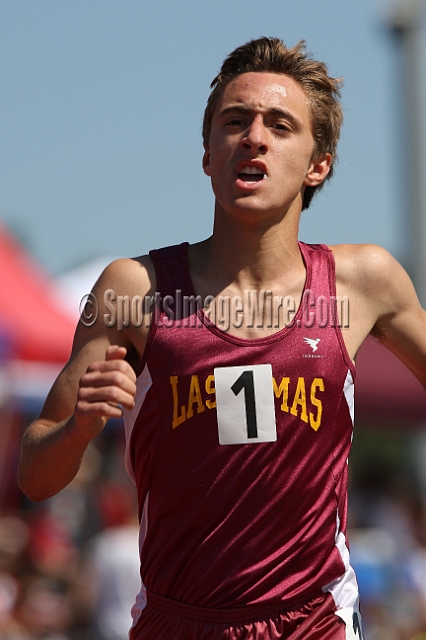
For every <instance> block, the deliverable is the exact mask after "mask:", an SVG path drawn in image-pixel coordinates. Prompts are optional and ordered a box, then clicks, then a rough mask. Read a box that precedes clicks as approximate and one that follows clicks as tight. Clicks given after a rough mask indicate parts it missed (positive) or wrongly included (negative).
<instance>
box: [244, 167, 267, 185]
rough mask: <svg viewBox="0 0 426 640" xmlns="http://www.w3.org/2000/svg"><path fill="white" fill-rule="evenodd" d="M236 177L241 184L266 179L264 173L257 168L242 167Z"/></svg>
mask: <svg viewBox="0 0 426 640" xmlns="http://www.w3.org/2000/svg"><path fill="white" fill-rule="evenodd" d="M238 177H239V179H240V180H242V181H243V182H260V181H261V180H264V179H265V178H266V173H263V171H262V170H261V169H259V168H258V167H248V166H247V167H243V168H242V169H241V172H240V173H239V174H238Z"/></svg>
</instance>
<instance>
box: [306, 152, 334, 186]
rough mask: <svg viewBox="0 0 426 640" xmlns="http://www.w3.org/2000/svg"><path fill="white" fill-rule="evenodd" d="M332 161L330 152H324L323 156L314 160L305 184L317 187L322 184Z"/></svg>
mask: <svg viewBox="0 0 426 640" xmlns="http://www.w3.org/2000/svg"><path fill="white" fill-rule="evenodd" d="M331 163H332V157H331V154H330V153H324V154H323V155H322V156H319V157H318V158H315V159H314V160H312V161H311V163H310V165H309V168H308V171H307V173H306V176H305V180H304V182H303V184H304V185H306V186H307V187H316V186H317V185H319V184H321V182H323V181H324V180H325V178H326V176H327V174H328V172H329V171H330V167H331Z"/></svg>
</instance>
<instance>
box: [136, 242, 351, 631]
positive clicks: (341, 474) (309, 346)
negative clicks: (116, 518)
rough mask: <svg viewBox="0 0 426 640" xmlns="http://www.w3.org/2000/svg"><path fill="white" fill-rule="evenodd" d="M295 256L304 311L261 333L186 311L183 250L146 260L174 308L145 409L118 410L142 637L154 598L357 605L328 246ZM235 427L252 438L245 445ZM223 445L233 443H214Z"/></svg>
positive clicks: (165, 319) (141, 384) (160, 315)
mask: <svg viewBox="0 0 426 640" xmlns="http://www.w3.org/2000/svg"><path fill="white" fill-rule="evenodd" d="M300 250H301V252H302V256H303V259H304V262H305V265H306V283H305V289H304V296H303V298H302V303H301V305H300V307H299V309H298V311H297V314H296V316H295V317H294V320H293V322H292V323H291V325H290V326H287V327H286V328H284V329H282V330H279V331H277V332H276V333H274V334H273V335H270V336H267V337H263V338H259V339H255V340H246V339H241V338H238V337H234V336H232V335H229V334H228V333H226V332H224V331H221V330H220V329H219V328H218V327H217V326H215V325H214V324H212V323H211V322H210V321H209V320H208V318H206V316H205V315H204V313H203V311H202V310H198V311H197V312H194V313H193V314H190V315H189V316H188V315H186V317H185V310H184V309H183V307H184V304H183V303H182V301H183V300H184V299H185V297H187V298H188V297H190V296H194V295H195V294H194V291H193V286H192V283H191V278H190V274H189V267H188V259H187V245H186V244H183V245H180V246H175V247H168V248H165V249H160V250H158V251H153V252H151V257H152V260H153V262H154V265H155V269H156V276H157V291H158V292H159V293H160V294H161V298H162V300H163V301H164V299H166V304H164V303H162V307H161V308H162V309H163V310H162V311H160V310H157V314H156V320H155V322H154V323H153V325H152V327H151V330H150V334H149V339H148V344H147V347H146V352H145V355H144V359H143V362H142V365H141V368H140V371H139V375H138V380H137V395H136V406H135V408H134V409H133V410H132V411H125V428H126V438H127V453H126V465H127V469H128V471H129V474H130V476H131V477H132V479H133V480H134V482H135V484H136V487H137V490H138V496H139V506H140V515H141V539H140V540H141V541H140V550H141V577H142V589H141V592H140V594H139V596H138V598H137V602H136V605H135V607H134V609H133V617H134V628H135V629H137V628H139V627H140V626H141V625H143V611H144V608H145V606H146V590H148V591H150V592H152V593H153V594H158V595H159V596H162V597H166V598H169V599H171V600H174V601H177V602H181V603H186V604H188V605H195V606H198V607H208V608H218V609H228V608H239V607H243V606H246V605H250V606H251V605H265V606H269V605H273V604H276V603H282V605H283V606H284V607H285V606H287V607H288V606H291V605H292V603H297V602H303V601H308V600H309V599H310V598H313V597H316V596H317V595H318V594H319V593H326V592H331V594H332V596H333V598H334V601H335V604H336V608H337V609H340V610H341V611H342V612H345V611H346V612H348V611H349V612H351V611H352V610H353V608H354V607H355V608H356V607H357V601H358V591H357V585H356V579H355V575H354V573H353V570H352V569H351V567H350V565H349V552H348V547H347V541H346V512H347V458H348V455H349V450H350V445H351V439H352V430H353V382H354V377H355V371H354V366H353V363H352V362H351V360H350V357H349V355H348V353H347V351H346V348H345V345H344V341H343V338H342V335H341V331H340V328H339V327H338V326H336V325H337V324H338V323H337V322H336V314H335V306H334V304H333V297H334V296H335V295H336V291H335V270H334V260H333V256H332V253H331V251H330V250H329V249H328V248H327V247H326V246H324V245H306V244H303V243H300ZM167 296H170V298H167ZM179 297H180V298H179ZM178 299H179V300H180V302H179V300H178ZM178 307H179V308H178ZM182 309H183V311H182ZM186 313H188V312H186ZM173 314H174V316H173ZM173 317H174V319H173ZM176 318H177V319H176ZM259 365H267V366H264V367H263V368H262V367H261V368H259ZM234 368H235V369H234ZM215 370H216V380H215V373H214V372H215ZM258 371H261V372H262V385H263V387H265V379H267V376H268V375H269V387H268V388H269V394H270V396H271V398H272V399H271V405H272V406H273V407H274V409H272V412H273V413H275V418H272V420H274V422H275V424H276V440H274V439H273V440H272V441H264V442H261V441H258V440H257V439H256V434H257V436H258V437H260V439H261V438H262V437H265V438H269V435H270V433H269V431H268V433H269V435H266V436H262V435H260V436H259V433H261V432H262V420H261V417H262V415H263V414H262V413H261V407H260V404H259V398H262V397H263V396H262V395H257V393H258V390H257V384H258V380H259V381H260V380H261V378H260V377H259V378H258V377H256V376H258V375H259V376H260V373H259V374H258ZM268 372H269V373H268ZM222 374H223V375H222ZM225 374H226V375H225ZM271 374H272V375H271ZM219 376H220V378H224V380H225V382H222V383H221V384H222V386H224V385H225V387H226V384H227V382H226V380H229V386H230V387H231V389H233V393H230V392H229V390H228V391H227V390H226V388H224V391H223V393H222V397H223V399H222V404H221V405H220V411H219V409H218V407H216V393H215V382H216V381H217V382H218V381H219ZM265 376H266V378H265ZM233 380H235V382H234V383H233V384H232V385H231V383H232V381H233ZM267 386H268V385H267ZM259 388H260V383H259ZM259 394H260V391H259ZM234 396H235V402H236V403H237V402H239V405H238V407H237V409H236V411H237V413H235V416H236V417H235V425H234V423H233V422H232V420H233V418H232V416H233V415H234V414H233V413H232V411H233V409H232V407H231V409H230V408H229V406H227V405H231V404H232V402H234V400H233V398H234ZM217 398H218V403H219V402H220V401H221V397H219V389H218V393H217ZM255 401H257V405H256V403H255ZM268 403H269V400H268ZM268 403H267V404H268ZM222 405H223V407H222ZM238 412H239V413H238ZM241 412H243V413H241ZM218 415H219V416H220V420H219V422H220V421H222V423H223V425H224V426H223V425H221V426H220V428H219V426H218ZM265 415H266V414H265ZM222 416H223V417H222ZM230 416H231V417H230ZM253 416H254V417H253ZM244 420H245V423H244ZM265 420H266V418H265ZM267 420H268V421H269V420H270V415H269V414H268V416H267ZM237 423H238V424H237ZM240 423H241V424H240ZM243 423H244V424H243ZM268 424H269V422H268ZM241 425H242V426H241ZM237 426H238V428H239V429H240V431H239V432H238V433H242V432H241V428H242V429H243V430H245V434H246V437H248V435H249V436H250V437H248V439H246V440H245V441H244V442H243V436H241V435H238V434H237V435H236V436H235V435H234V434H233V431H235V432H236V431H237ZM234 427H235V428H234ZM274 428H275V427H274ZM250 429H251V434H250V433H249V432H250ZM268 429H269V426H268ZM268 429H267V430H268ZM226 430H228V432H230V433H231V435H230V436H229V434H228V435H226V433H225V436H224V435H223V433H224V431H226ZM253 430H254V432H253ZM253 433H254V437H253ZM220 434H221V435H220ZM227 437H231V440H232V438H235V439H236V440H237V443H235V444H221V443H220V439H222V441H223V438H225V440H226V438H227ZM239 438H241V439H242V440H241V443H238V439H239ZM345 615H346V614H344V613H342V616H341V617H342V618H344V617H345ZM348 615H349V614H348ZM351 615H352V614H351ZM141 628H142V627H141ZM134 637H137V634H135V636H134Z"/></svg>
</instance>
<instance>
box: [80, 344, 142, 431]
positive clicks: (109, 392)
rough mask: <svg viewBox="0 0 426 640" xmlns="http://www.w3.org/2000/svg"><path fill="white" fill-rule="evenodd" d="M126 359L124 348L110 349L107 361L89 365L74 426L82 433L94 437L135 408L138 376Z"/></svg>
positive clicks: (106, 354)
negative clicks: (115, 419)
mask: <svg viewBox="0 0 426 640" xmlns="http://www.w3.org/2000/svg"><path fill="white" fill-rule="evenodd" d="M125 356H126V349H125V348H124V347H119V346H110V347H108V349H107V350H106V353H105V360H102V361H100V362H94V363H93V364H91V365H89V367H88V368H87V371H86V373H85V374H84V375H83V376H82V378H81V379H80V383H79V384H80V386H79V391H78V396H77V404H76V406H75V410H74V422H75V426H76V428H77V429H78V430H80V429H83V430H84V431H85V432H86V434H87V433H88V432H93V435H92V436H91V437H95V436H96V435H97V434H98V433H100V431H102V429H103V428H104V426H105V424H106V423H107V422H108V420H109V419H110V418H120V417H121V415H122V407H125V408H126V409H132V408H133V407H134V402H135V393H136V375H135V372H134V371H133V369H132V367H131V366H130V365H129V363H128V362H126V361H125V360H124V358H125Z"/></svg>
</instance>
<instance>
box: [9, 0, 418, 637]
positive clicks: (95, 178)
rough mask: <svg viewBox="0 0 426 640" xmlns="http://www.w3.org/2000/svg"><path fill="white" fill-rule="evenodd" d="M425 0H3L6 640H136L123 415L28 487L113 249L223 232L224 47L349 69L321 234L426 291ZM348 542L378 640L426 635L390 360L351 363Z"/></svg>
mask: <svg viewBox="0 0 426 640" xmlns="http://www.w3.org/2000/svg"><path fill="white" fill-rule="evenodd" d="M424 12H425V3H424V2H422V1H421V0H418V1H416V0H404V1H403V0H401V1H398V2H396V1H395V2H392V0H358V2H356V3H355V2H353V3H349V2H347V3H346V2H342V1H341V0H322V2H321V3H319V2H317V1H315V0H304V2H298V3H296V2H290V1H288V0H271V1H270V2H269V3H266V4H265V3H263V4H262V3H258V2H254V1H253V0H245V1H244V2H243V1H242V0H231V1H230V2H229V1H225V0H217V1H216V2H215V3H214V5H212V3H207V2H204V1H203V0H181V1H180V2H179V3H174V4H172V3H170V2H165V0H155V2H154V0H89V1H87V0H72V2H71V1H70V0H68V1H67V0H37V2H34V1H33V0H0V87H1V91H0V94H1V95H0V149H1V152H0V419H1V429H0V640H38V639H44V640H86V639H87V640H124V639H125V638H126V637H127V629H128V627H129V625H130V613H129V612H130V607H131V604H132V602H133V599H134V596H135V594H136V592H137V591H138V589H139V578H138V558H137V518H136V504H135V496H134V491H133V487H132V486H131V484H130V482H129V481H128V479H127V477H126V475H125V472H124V465H123V461H122V459H123V447H124V443H123V433H122V425H121V424H120V423H119V422H112V421H111V422H110V423H109V424H108V426H107V428H106V429H105V432H104V433H103V434H102V436H100V437H99V438H98V439H97V440H96V441H95V442H94V443H93V444H92V446H91V447H90V448H89V450H88V452H87V455H86V457H85V460H84V464H83V466H82V469H81V471H80V473H79V475H78V476H77V478H76V479H75V481H74V482H73V483H72V484H71V485H70V486H69V487H68V488H67V489H66V490H64V491H62V492H61V493H60V494H59V495H58V496H56V497H55V498H53V499H51V500H49V501H47V502H45V503H41V504H38V505H36V504H33V503H31V502H29V501H28V500H27V499H25V497H24V496H23V495H22V494H21V492H20V491H19V489H18V488H17V486H16V481H15V476H16V467H17V461H18V456H19V446H20V439H21V436H22V433H23V431H24V429H25V427H26V425H27V424H28V423H29V422H30V421H31V420H32V419H33V418H34V417H35V416H36V415H37V413H38V411H39V410H40V407H41V404H42V401H43V398H44V396H45V394H46V392H47V390H48V388H49V386H50V384H51V382H52V380H53V379H54V377H55V376H56V374H57V373H58V371H59V370H60V368H61V367H62V366H63V364H64V363H65V361H66V360H67V358H68V355H69V351H70V347H71V341H72V335H73V330H74V326H75V323H76V321H77V318H78V313H79V301H80V299H81V297H82V296H83V295H84V294H85V293H87V292H88V291H90V288H91V286H92V284H93V283H94V281H95V280H96V278H97V276H98V275H99V273H100V271H101V270H102V268H103V267H104V266H105V265H106V264H107V263H108V262H110V261H111V260H112V259H114V258H115V257H122V256H135V255H140V254H143V253H146V252H147V251H148V250H149V249H151V248H156V247H160V246H164V245H167V244H175V243H178V242H182V241H184V240H188V241H189V242H195V241H198V240H201V239H203V238H205V237H207V236H208V235H210V233H211V229H212V219H213V216H212V214H213V195H212V193H211V189H210V184H209V181H208V179H207V178H206V176H205V175H204V174H203V172H202V170H201V157H202V144H201V121H202V115H203V110H204V106H205V102H206V99H207V96H208V93H209V84H210V82H211V80H212V79H213V77H214V76H215V75H216V73H217V71H218V70H219V67H220V64H221V62H222V60H223V58H224V57H225V56H226V55H227V54H228V53H229V52H230V51H231V50H233V49H234V48H235V47H236V46H238V45H240V44H242V43H244V42H246V41H247V40H249V39H251V38H256V37H259V36H262V35H268V36H278V37H280V38H282V39H283V40H284V41H285V42H286V43H287V44H288V45H290V46H291V45H294V44H295V43H296V42H298V41H299V40H301V39H305V40H306V42H307V48H308V51H310V52H311V53H312V54H313V55H314V56H315V57H317V58H318V59H321V60H324V61H325V62H326V63H327V64H328V67H329V71H330V73H331V74H332V75H334V76H343V77H344V79H345V85H344V88H343V91H342V97H343V104H344V113H345V125H344V129H343V136H342V139H341V144H340V149H339V163H338V165H337V168H336V173H335V177H334V178H333V181H332V182H331V183H330V184H329V185H328V186H327V187H325V189H324V191H323V192H322V193H321V194H320V196H319V197H318V199H317V200H314V202H313V205H312V207H311V208H310V209H309V210H308V211H306V212H304V213H303V216H302V224H301V239H302V240H305V241H306V242H324V243H327V244H335V243H346V242H349V243H358V242H373V243H377V244H380V245H382V246H384V247H386V248H387V249H388V250H389V251H391V253H393V255H395V257H396V258H397V259H399V260H400V261H401V262H402V263H403V264H404V266H405V267H406V268H407V269H408V270H409V272H410V275H412V277H413V279H414V280H415V282H416V285H417V287H418V290H419V294H420V296H421V299H422V302H423V305H426V293H425V291H426V278H424V274H425V272H426V265H425V259H426V258H425V256H426V230H425V227H426V206H425V194H424V193H423V191H424V189H425V186H424V183H425V181H424V180H423V175H422V171H421V168H422V167H423V166H424V155H425V149H426V147H425V144H426V136H425V122H426V107H425V99H424V98H425V95H424V94H425V88H424V87H425V86H426V83H425V78H426V75H425V73H426V71H425V61H426V27H425V20H424ZM357 364H358V372H359V380H358V383H359V384H358V391H357V403H356V429H355V437H354V446H353V451H352V454H351V459H350V468H351V474H352V475H351V490H350V497H349V500H350V503H349V504H350V514H349V520H350V532H349V535H350V541H351V554H352V562H353V565H354V567H355V569H356V571H357V574H358V579H359V583H360V590H361V599H362V600H361V605H362V614H363V619H364V627H365V628H364V631H365V635H366V638H367V639H368V640H425V639H426V438H425V435H424V434H425V433H426V429H425V427H426V404H425V397H424V392H423V391H422V389H421V388H420V385H419V384H418V383H417V382H416V381H415V380H414V378H413V376H411V374H409V373H408V372H407V371H406V370H405V368H404V367H403V366H402V365H400V364H399V363H398V362H396V361H395V359H394V358H393V356H391V355H390V354H388V353H386V352H384V351H383V350H382V349H381V347H380V346H379V345H377V344H374V343H368V344H366V346H365V347H364V348H363V349H362V350H361V353H360V355H359V358H358V362H357Z"/></svg>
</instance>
